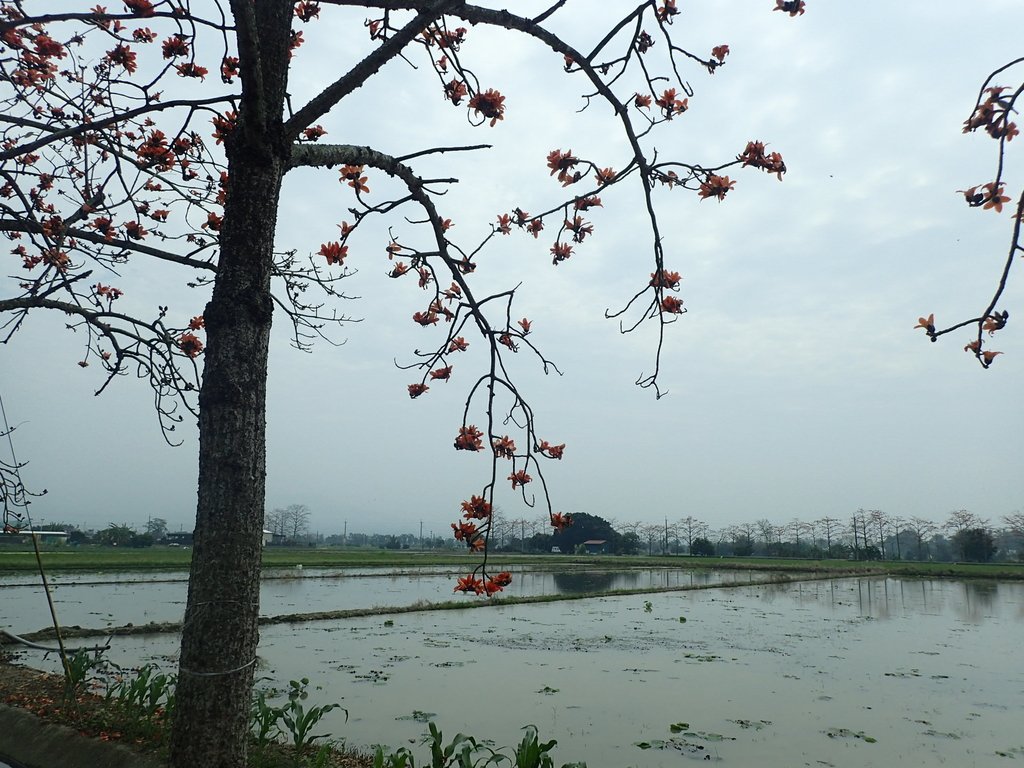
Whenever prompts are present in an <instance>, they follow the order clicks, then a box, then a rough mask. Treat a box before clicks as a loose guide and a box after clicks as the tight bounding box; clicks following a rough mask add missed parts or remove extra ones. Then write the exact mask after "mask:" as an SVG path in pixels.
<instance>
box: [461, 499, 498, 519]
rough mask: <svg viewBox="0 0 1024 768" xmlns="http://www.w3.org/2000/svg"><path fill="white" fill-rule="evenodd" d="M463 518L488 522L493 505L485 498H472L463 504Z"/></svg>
mask: <svg viewBox="0 0 1024 768" xmlns="http://www.w3.org/2000/svg"><path fill="white" fill-rule="evenodd" d="M462 516H463V517H464V518H466V519H467V520H486V519H487V518H488V517H490V516H491V503H490V502H489V501H488V500H487V499H485V498H484V497H483V496H471V497H470V499H469V501H464V502H462Z"/></svg>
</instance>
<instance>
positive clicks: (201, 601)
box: [171, 156, 283, 768]
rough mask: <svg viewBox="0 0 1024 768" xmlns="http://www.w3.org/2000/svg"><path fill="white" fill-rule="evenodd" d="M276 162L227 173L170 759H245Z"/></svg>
mask: <svg viewBox="0 0 1024 768" xmlns="http://www.w3.org/2000/svg"><path fill="white" fill-rule="evenodd" d="M282 168H283V164H282V163H281V162H280V161H277V160H274V159H272V158H267V157H262V158H261V157H258V156H257V157H243V158H241V159H239V160H238V161H235V162H232V163H231V164H230V166H229V173H230V178H231V183H230V187H229V193H228V200H227V203H226V206H225V216H224V228H223V230H222V231H221V255H220V263H219V271H218V275H217V280H216V284H215V286H214V290H213V296H212V298H211V300H210V302H209V304H207V306H206V312H205V314H204V318H205V321H206V331H207V348H206V355H205V369H204V373H203V384H202V389H201V390H200V396H199V404H200V411H199V413H200V416H199V501H198V508H197V514H196V530H195V549H194V551H193V554H192V568H191V573H190V576H189V593H188V603H187V607H186V612H185V621H184V626H183V629H182V639H181V658H180V667H179V675H178V688H177V702H176V710H175V715H174V728H173V734H172V740H171V762H172V765H174V766H176V768H185V767H186V766H189V768H192V767H193V766H200V765H201V766H203V768H241V766H244V765H245V753H246V740H247V737H248V731H249V706H250V695H251V690H252V680H253V671H254V669H255V665H256V645H257V643H258V641H259V633H258V629H257V627H258V624H257V619H258V616H259V588H260V561H261V556H262V542H263V512H264V510H263V507H264V494H265V477H266V444H265V443H266V389H267V358H268V348H269V341H270V326H271V316H272V301H271V297H270V276H271V271H272V266H273V244H274V232H275V226H276V220H277V206H278V199H279V194H280V188H281V177H282Z"/></svg>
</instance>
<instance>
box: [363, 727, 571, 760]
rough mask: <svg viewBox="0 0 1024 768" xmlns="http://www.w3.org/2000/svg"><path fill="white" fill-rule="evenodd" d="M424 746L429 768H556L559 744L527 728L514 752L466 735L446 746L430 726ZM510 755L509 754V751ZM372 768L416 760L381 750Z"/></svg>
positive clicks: (405, 751)
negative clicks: (493, 767)
mask: <svg viewBox="0 0 1024 768" xmlns="http://www.w3.org/2000/svg"><path fill="white" fill-rule="evenodd" d="M428 729H429V730H428V733H427V735H426V737H425V738H424V740H423V743H424V744H425V745H427V746H429V747H430V763H429V768H484V766H489V765H499V766H500V765H508V766H509V768H555V763H554V759H553V758H552V757H551V750H552V749H553V748H554V746H555V744H557V742H556V741H555V740H554V739H552V740H551V741H546V742H543V743H542V742H541V741H540V738H539V736H538V733H537V728H536V727H535V726H533V725H528V726H526V727H525V728H524V729H523V730H524V731H525V733H524V734H523V739H522V741H520V742H519V744H518V745H516V747H515V748H514V750H513V749H511V748H502V749H494V748H492V747H491V745H490V743H489V742H484V741H480V740H478V739H476V738H474V737H472V736H467V735H466V734H464V733H459V734H456V735H455V738H453V739H452V740H451V742H450V743H449V744H448V745H447V746H446V745H445V743H444V734H443V733H442V732H441V730H440V729H439V728H438V727H437V726H436V725H435V724H434V723H430V724H429V725H428ZM510 750H511V752H512V754H511V755H509V754H506V752H507V751H510ZM426 766H427V764H424V768H426ZM373 768H416V758H415V756H414V755H413V753H412V752H411V751H410V750H408V749H406V748H405V747H400V748H399V749H397V750H395V751H393V752H391V753H386V752H385V751H384V747H382V746H378V747H377V749H376V752H375V753H374V756H373ZM562 768H587V764H586V763H566V764H565V765H563V766H562Z"/></svg>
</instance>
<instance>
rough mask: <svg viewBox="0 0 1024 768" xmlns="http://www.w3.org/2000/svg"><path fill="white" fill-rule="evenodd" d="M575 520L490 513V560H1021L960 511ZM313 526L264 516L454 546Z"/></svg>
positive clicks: (307, 541) (141, 540)
mask: <svg viewBox="0 0 1024 768" xmlns="http://www.w3.org/2000/svg"><path fill="white" fill-rule="evenodd" d="M572 517H573V524H572V525H571V526H570V527H568V528H566V529H565V530H563V531H554V530H553V529H552V528H551V526H550V525H549V521H548V518H547V516H546V515H545V516H538V517H537V518H536V519H530V518H525V517H521V518H511V517H509V516H507V515H505V514H504V513H503V512H502V511H501V510H500V509H499V510H497V511H496V512H495V517H494V525H493V528H492V540H491V547H492V549H493V550H494V551H496V552H525V553H550V552H552V551H553V550H554V551H557V552H561V553H563V554H574V553H582V552H587V551H600V552H603V553H606V554H610V555H637V554H645V555H692V556H694V557H713V556H731V557H793V558H817V559H822V558H829V559H849V560H922V561H923V560H936V561H962V562H982V563H984V562H990V561H992V560H1002V561H1021V562H1024V513H1021V512H1014V513H1012V514H1009V515H1005V516H1004V517H1002V518H1001V521H1000V522H1001V525H998V526H995V525H993V524H991V523H990V522H989V521H988V520H986V519H984V518H981V517H979V516H978V515H975V514H974V513H973V512H970V511H969V510H966V509H958V510H953V511H952V512H949V513H948V514H947V515H946V518H945V520H943V521H942V522H941V523H940V522H935V521H932V520H929V519H926V518H922V517H908V518H902V517H899V516H897V515H890V514H887V513H884V512H882V511H881V510H878V509H858V510H857V511H856V512H854V513H852V514H851V515H850V516H849V518H845V519H844V518H838V517H830V516H826V517H822V518H819V519H817V520H813V521H810V522H808V521H803V520H792V521H790V522H789V523H786V524H775V523H773V522H772V521H771V520H768V519H766V518H763V519H760V520H756V521H754V522H747V523H739V524H736V525H730V526H725V527H722V528H717V529H715V528H712V527H711V526H710V525H709V524H708V523H706V522H704V521H702V520H700V519H698V518H696V517H694V516H692V515H689V516H687V517H685V518H682V519H680V520H675V521H671V520H668V519H664V520H662V521H661V522H658V523H649V522H616V521H615V520H606V519H605V518H602V517H599V516H597V515H591V514H587V513H584V512H579V513H575V514H573V515H572ZM310 519H311V512H310V510H309V508H308V507H307V506H306V505H304V504H292V505H289V506H287V507H279V508H276V509H274V510H271V511H268V512H267V513H266V517H265V525H264V528H265V530H266V531H267V532H268V533H269V534H270V537H271V538H272V541H270V542H268V543H271V544H275V545H285V546H289V545H290V546H296V545H300V546H309V545H326V546H348V547H367V548H375V549H390V550H416V549H431V550H437V549H452V548H454V546H455V545H454V543H453V540H452V538H451V537H450V536H446V535H444V532H443V531H439V532H435V531H429V532H427V531H424V535H423V536H418V535H415V534H410V533H404V534H390V533H347V532H346V533H345V534H332V535H329V536H321V535H319V534H313V533H311V532H310V527H309V526H310ZM36 528H37V529H46V530H58V531H66V532H67V533H68V543H70V544H99V545H105V546H116V547H148V546H153V545H154V544H165V543H167V541H168V539H167V534H168V530H167V521H166V520H164V519H163V518H159V517H154V518H150V519H149V520H148V521H147V522H146V524H145V526H143V527H142V528H141V529H136V528H134V527H132V526H130V525H128V524H126V523H110V524H109V525H108V526H107V527H106V528H104V529H102V530H98V531H85V530H82V529H81V528H79V527H78V526H77V525H74V524H72V523H64V522H46V523H40V524H39V525H37V526H36ZM428 533H429V535H427V534H428ZM435 533H436V535H435ZM586 542H590V543H591V546H590V547H588V545H587V543H586Z"/></svg>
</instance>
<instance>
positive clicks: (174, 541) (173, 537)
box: [164, 530, 284, 547]
mask: <svg viewBox="0 0 1024 768" xmlns="http://www.w3.org/2000/svg"><path fill="white" fill-rule="evenodd" d="M164 538H165V539H166V540H167V543H168V544H170V545H171V546H179V547H191V546H192V542H193V541H194V540H195V534H194V532H193V531H168V532H167V535H166V536H165V537H164ZM281 538H282V539H283V538H284V537H283V536H282V537H281ZM276 540H277V537H276V536H275V534H274V533H272V532H271V531H266V530H265V531H263V546H264V547H265V546H267V544H270V543H271V542H272V541H276Z"/></svg>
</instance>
